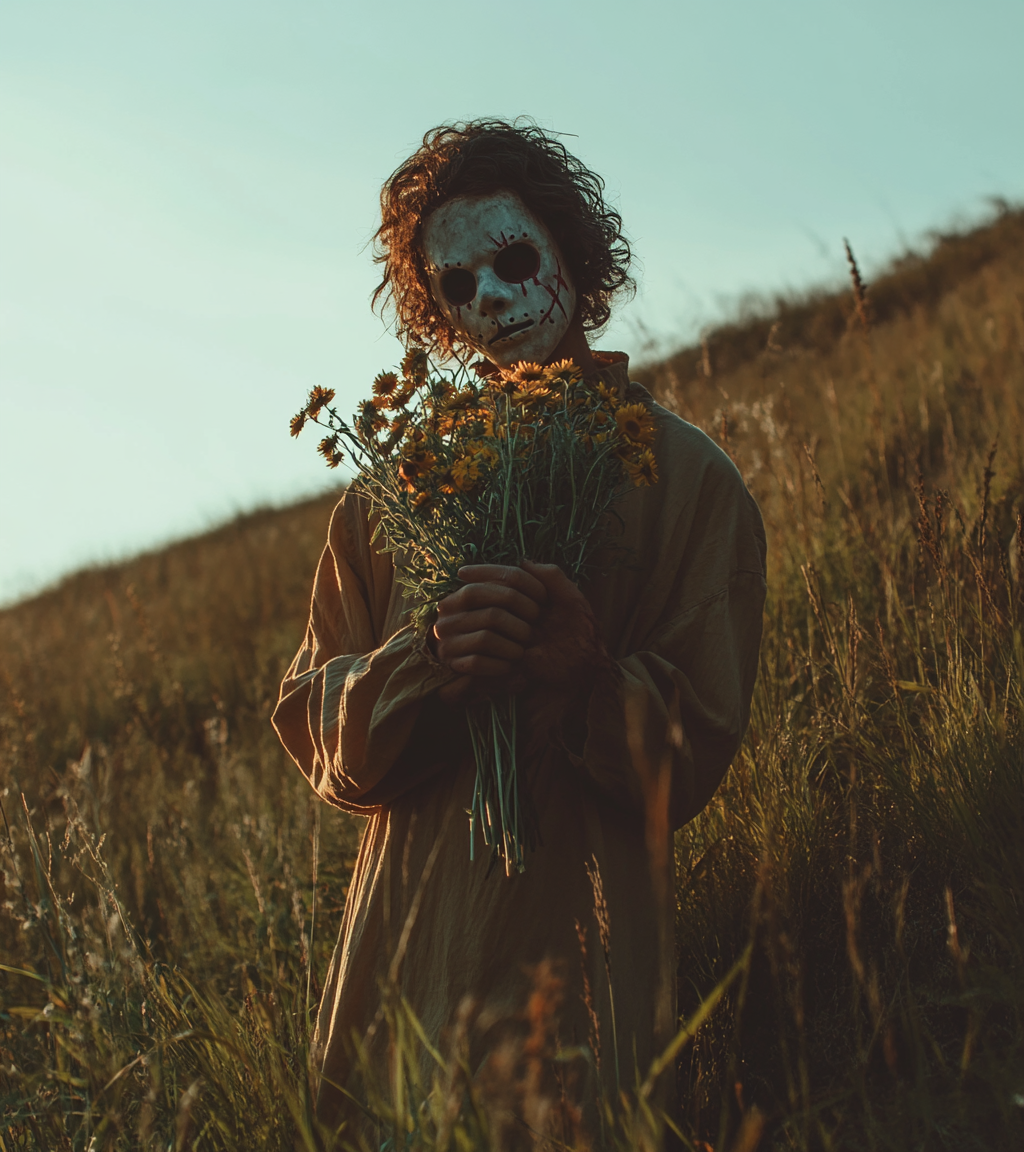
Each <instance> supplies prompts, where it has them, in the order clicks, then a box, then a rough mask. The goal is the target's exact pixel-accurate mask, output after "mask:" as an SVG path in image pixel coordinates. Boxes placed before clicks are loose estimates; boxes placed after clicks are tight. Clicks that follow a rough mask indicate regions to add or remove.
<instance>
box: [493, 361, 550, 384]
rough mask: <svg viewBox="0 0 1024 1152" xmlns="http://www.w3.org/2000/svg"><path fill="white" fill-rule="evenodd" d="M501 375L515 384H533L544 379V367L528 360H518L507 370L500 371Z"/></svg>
mask: <svg viewBox="0 0 1024 1152" xmlns="http://www.w3.org/2000/svg"><path fill="white" fill-rule="evenodd" d="M502 376H504V377H505V379H506V380H511V381H513V383H515V384H533V383H535V382H536V381H538V380H543V379H544V369H543V368H542V367H541V366H540V365H539V364H534V363H533V362H532V361H530V360H520V361H519V363H518V364H513V365H512V367H511V368H510V369H508V371H506V372H502Z"/></svg>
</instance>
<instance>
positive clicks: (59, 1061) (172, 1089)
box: [0, 211, 1024, 1152]
mask: <svg viewBox="0 0 1024 1152" xmlns="http://www.w3.org/2000/svg"><path fill="white" fill-rule="evenodd" d="M641 378H642V379H643V380H644V382H645V383H647V384H648V385H649V386H650V387H651V388H652V390H653V391H654V392H655V393H656V394H657V395H658V397H659V398H660V399H661V400H662V402H663V403H665V404H667V405H668V406H670V407H673V408H674V409H675V410H676V411H678V412H679V413H680V414H681V415H682V416H683V417H684V418H686V419H688V420H691V421H692V422H694V423H696V424H698V425H699V426H700V427H702V428H704V429H705V430H706V431H707V432H708V433H709V434H710V435H711V436H713V437H714V438H715V439H716V440H718V441H719V442H720V443H721V444H722V445H723V446H724V447H725V448H726V449H727V450H728V451H729V452H730V454H731V455H732V456H733V458H734V459H735V460H736V462H737V464H738V465H739V467H740V469H741V471H742V472H743V474H744V476H745V477H746V479H747V482H748V484H749V485H750V487H751V489H752V491H753V492H754V493H755V495H756V496H757V499H758V501H759V503H760V505H761V508H762V511H763V513H764V516H765V521H766V526H767V529H768V538H769V547H770V554H769V566H770V568H769V576H770V600H769V607H768V615H767V621H766V634H765V642H764V649H763V658H762V667H761V676H760V680H759V684H758V688H757V693H756V698H755V707H754V718H753V722H752V725H751V730H750V733H749V735H748V738H747V740H746V742H745V744H744V747H743V750H742V752H741V755H740V757H739V758H738V760H737V762H736V765H735V767H734V769H733V771H732V772H731V773H730V776H729V779H728V781H727V783H726V785H725V787H724V788H723V790H722V792H721V793H720V794H719V796H718V797H716V799H715V801H714V802H713V803H712V805H711V807H710V808H709V810H708V811H707V812H706V813H705V814H703V815H702V816H701V817H700V818H698V819H697V820H696V821H694V822H693V824H691V825H690V826H689V827H688V828H687V829H685V830H684V831H683V832H682V833H680V834H679V835H678V837H677V841H676V855H677V865H678V889H677V943H678V959H679V991H680V1007H681V1010H682V1011H683V1013H684V1014H685V1015H689V1014H691V1013H693V1012H695V1011H696V1010H697V1009H698V1008H699V1006H700V1004H701V1002H702V1001H703V1000H705V998H706V997H708V996H709V994H711V993H712V992H713V991H714V990H715V989H716V987H718V986H719V981H720V980H721V979H722V977H723V976H724V975H725V974H726V973H727V972H729V971H730V969H731V968H732V966H733V965H734V963H735V962H736V960H737V958H739V957H741V956H743V955H745V954H746V955H747V956H748V960H747V962H746V964H745V965H743V966H742V968H741V970H740V974H739V977H738V978H737V979H736V980H734V981H733V983H731V984H730V985H729V987H728V989H726V990H724V991H722V989H721V988H720V989H719V991H720V992H722V995H721V999H720V1000H719V1001H718V1002H717V1005H716V1007H715V1009H714V1011H713V1012H712V1013H711V1014H710V1016H709V1017H708V1019H707V1020H706V1022H704V1023H703V1024H702V1026H701V1027H700V1028H699V1029H697V1031H696V1034H695V1037H694V1038H693V1040H692V1042H689V1043H687V1044H685V1045H684V1046H683V1048H682V1050H681V1055H680V1058H679V1072H678V1080H679V1087H680V1100H681V1101H682V1105H681V1108H680V1111H679V1114H678V1115H677V1116H676V1117H675V1123H676V1124H677V1126H678V1127H679V1129H680V1132H681V1134H682V1139H683V1142H684V1145H685V1146H689V1147H694V1148H701V1149H707V1148H714V1149H716V1150H718V1152H725V1149H746V1150H750V1149H753V1148H755V1147H758V1146H760V1147H763V1148H768V1147H772V1148H786V1149H790V1148H792V1149H803V1148H850V1149H859V1148H867V1147H871V1148H875V1147H877V1148H892V1149H911V1148H922V1149H932V1148H935V1149H938V1148H957V1149H965V1148H979V1149H1001V1148H1006V1149H1016V1148H1019V1147H1021V1146H1024V1021H1022V1018H1021V1013H1022V1009H1024V917H1022V909H1021V906H1020V899H1021V897H1020V893H1021V892H1024V731H1022V722H1021V705H1022V690H1021V688H1022V675H1024V644H1022V632H1021V614H1022V607H1024V600H1022V598H1024V593H1022V589H1021V583H1020V579H1019V574H1020V575H1024V568H1022V560H1024V532H1021V530H1020V516H1021V513H1022V511H1024V439H1022V433H1024V429H1022V416H1024V213H1019V212H1009V211H1004V212H1003V213H1002V214H1001V215H1000V216H998V217H997V218H996V219H995V220H994V221H993V222H992V223H991V224H990V225H988V226H986V227H984V228H981V229H978V230H975V231H974V232H971V233H967V234H964V235H959V236H949V237H945V238H940V239H939V240H938V241H937V244H936V247H935V250H934V252H933V253H932V254H931V255H930V256H928V257H915V258H909V257H908V258H906V259H904V260H901V261H899V262H897V263H896V264H895V265H894V267H893V268H892V270H891V271H890V272H889V273H888V274H887V275H886V276H884V277H879V278H878V281H877V282H876V283H874V284H872V285H870V286H869V289H868V294H867V297H866V299H865V298H861V299H860V300H859V301H858V299H856V298H855V295H854V293H853V292H852V291H851V292H847V293H840V294H836V295H819V296H817V297H812V298H809V299H807V300H804V301H799V302H792V301H790V302H784V301H783V302H777V304H776V305H775V306H774V309H767V310H766V313H765V315H764V316H758V317H754V318H750V319H748V320H746V321H744V322H742V323H736V324H733V325H729V326H726V327H723V328H722V329H720V330H719V331H717V332H714V333H711V334H710V335H709V337H708V339H707V341H706V342H705V344H704V346H703V347H697V348H689V349H685V350H683V351H681V352H679V353H678V354H677V355H675V356H673V357H671V358H669V359H668V360H667V361H665V362H663V363H660V364H657V365H653V366H650V367H648V368H647V369H645V370H644V371H643V373H642V375H641ZM285 415H287V413H285ZM331 503H332V499H329V498H324V499H323V500H318V501H312V502H308V503H305V504H303V505H300V506H297V507H295V508H291V509H285V510H281V511H272V512H259V513H255V514H253V515H251V516H247V517H243V518H241V519H239V520H237V521H235V522H234V523H232V524H229V525H227V526H225V527H223V528H221V529H219V530H218V531H216V532H213V533H210V534H208V535H206V536H203V537H200V538H197V539H195V540H191V541H187V542H185V543H182V544H178V545H175V546H173V547H171V548H168V549H167V550H165V551H162V552H157V553H153V554H150V555H147V556H143V557H140V558H138V559H137V560H134V561H131V562H128V563H125V564H121V565H117V566H114V567H110V568H103V569H95V570H90V571H87V572H83V573H79V574H77V575H75V576H73V577H70V578H69V579H67V580H65V581H64V582H63V583H61V584H60V585H59V586H58V587H56V588H54V589H52V590H51V591H49V592H47V593H45V594H43V595H41V596H39V597H37V598H35V599H33V600H30V601H27V602H25V603H23V604H19V605H16V606H15V607H13V608H10V609H8V610H6V611H4V612H2V613H0V667H2V676H3V683H2V685H0V692H2V696H0V791H2V800H3V808H4V820H5V822H6V825H5V829H4V831H5V834H6V836H7V841H6V844H5V851H4V857H3V867H4V874H3V877H4V880H3V882H4V901H5V903H4V906H3V908H2V909H0V965H5V966H6V968H4V969H3V970H2V971H0V1065H2V1071H0V1100H2V1103H0V1149H3V1148H50V1147H52V1148H61V1149H63V1148H68V1149H70V1148H75V1149H79V1148H81V1149H84V1148H87V1147H89V1148H95V1149H100V1148H135V1147H140V1148H147V1149H148V1148H153V1149H157V1148H159V1149H166V1148H168V1147H171V1148H192V1147H196V1148H204V1149H205V1148H224V1149H234V1148H246V1149H248V1148H260V1149H263V1148H266V1149H277V1148H281V1149H286V1148H287V1149H291V1148H295V1147H312V1146H313V1143H312V1141H313V1134H312V1123H311V1120H310V1111H309V1081H308V1074H307V1066H306V1056H307V1052H308V1045H307V1036H308V1029H307V1022H308V1013H309V1012H310V1010H311V1009H312V1007H313V1006H314V1005H315V1002H316V999H317V995H318V986H317V980H318V979H319V978H321V977H322V976H323V973H324V969H325V965H326V960H327V956H328V955H329V952H330V949H331V947H332V945H333V942H334V934H335V933H336V930H337V924H338V919H339V916H340V911H341V908H342V907H343V904H344V896H345V886H346V883H347V877H348V870H349V868H350V867H351V861H352V857H353V854H354V851H355V846H356V844H357V841H358V835H359V825H358V821H356V820H353V819H349V818H346V817H344V816H343V815H341V814H339V813H337V812H334V811H331V810H328V809H324V808H322V806H320V805H316V804H315V803H314V801H313V800H312V798H311V795H310V792H309V789H308V786H307V785H306V784H305V782H304V781H302V780H301V778H300V777H299V774H298V773H297V772H296V771H295V770H294V768H293V767H292V766H291V765H290V762H288V761H287V759H286V757H285V756H284V754H283V752H282V751H281V749H280V747H279V746H278V745H277V742H276V739H275V738H274V736H273V733H272V732H271V730H270V728H269V724H268V717H269V712H270V709H271V706H272V702H273V700H274V699H275V697H276V691H277V685H278V683H279V681H280V678H281V674H282V672H283V670H284V667H285V666H286V664H287V662H288V660H289V659H290V657H291V655H292V653H293V651H294V649H295V647H296V646H297V644H298V642H299V639H300V636H301V633H302V629H303V627H304V622H305V613H306V607H307V603H308V592H309V586H310V582H311V577H312V573H313V569H314V566H315V563H316V558H317V556H318V554H319V550H320V548H321V546H322V541H323V538H324V533H325V530H326V522H327V516H328V512H329V508H330V505H331ZM23 797H24V799H23ZM314 837H317V838H318V839H319V851H318V853H317V859H318V861H319V864H318V871H317V874H316V876H315V879H314V878H313V876H312V869H313V839H314ZM314 892H315V896H316V911H315V916H314V915H313V895H314ZM612 932H613V942H612V950H613V954H614V925H613V926H612ZM748 945H749V946H750V947H749V952H746V953H745V949H747V948H748ZM13 970H17V971H13ZM456 1127H457V1128H458V1127H459V1126H458V1125H456ZM461 1130H462V1131H463V1133H464V1135H466V1138H467V1140H468V1139H469V1138H470V1133H471V1124H470V1122H469V1120H467V1121H466V1122H465V1125H463V1128H462V1129H461ZM416 1131H417V1132H418V1133H419V1136H418V1137H417V1139H420V1140H422V1142H423V1144H424V1146H433V1145H432V1144H431V1140H432V1139H433V1137H432V1136H431V1132H433V1131H434V1130H433V1129H432V1128H431V1125H430V1122H428V1121H427V1120H426V1119H424V1118H422V1117H421V1119H420V1121H419V1127H418V1128H417V1129H416ZM644 1138H645V1137H644V1133H643V1131H642V1128H640V1127H637V1126H635V1125H634V1127H633V1129H631V1130H627V1129H626V1128H623V1129H622V1135H621V1139H622V1142H625V1143H630V1142H632V1143H634V1144H635V1143H637V1142H640V1141H642V1139H644ZM453 1139H454V1137H453ZM90 1141H94V1143H92V1144H90ZM410 1142H411V1143H415V1140H412V1139H411V1138H410ZM446 1146H448V1145H446Z"/></svg>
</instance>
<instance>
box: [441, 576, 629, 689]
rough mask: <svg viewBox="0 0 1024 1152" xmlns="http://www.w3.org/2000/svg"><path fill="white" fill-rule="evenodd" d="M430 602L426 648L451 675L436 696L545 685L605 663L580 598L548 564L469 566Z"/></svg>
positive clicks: (574, 678) (575, 678)
mask: <svg viewBox="0 0 1024 1152" xmlns="http://www.w3.org/2000/svg"><path fill="white" fill-rule="evenodd" d="M459 579H460V580H462V581H463V585H462V587H461V588H459V589H457V590H456V591H455V592H453V593H451V595H449V596H446V597H445V598H444V599H443V600H442V601H441V602H440V603H439V604H438V606H437V621H436V622H435V624H434V628H433V635H432V639H433V646H434V650H435V652H436V655H437V659H438V660H439V661H440V662H441V663H442V664H445V665H447V667H448V668H450V669H451V670H452V672H454V673H456V679H455V680H452V681H450V682H449V683H448V684H446V685H445V686H444V687H443V688H442V689H441V690H440V693H439V695H440V696H441V698H442V699H443V700H444V701H445V702H446V703H455V702H456V701H459V700H463V699H465V698H466V697H468V696H470V695H472V694H473V693H474V692H475V693H481V694H484V695H488V694H490V693H491V692H492V691H502V692H518V691H521V690H523V689H524V688H528V687H529V686H530V685H531V684H546V685H548V686H550V687H552V688H555V687H559V686H566V685H570V684H574V683H577V682H579V683H580V685H581V686H582V682H583V681H585V680H587V679H589V676H590V675H591V674H592V671H593V669H595V668H597V667H599V666H600V665H602V664H603V663H605V662H606V661H607V656H606V654H605V650H604V646H603V644H602V643H601V639H600V636H599V635H598V630H597V623H596V621H595V619H594V614H593V612H592V611H591V608H590V605H589V604H588V603H587V599H586V597H585V596H584V595H583V593H582V592H581V591H580V590H579V588H577V586H576V585H575V584H574V583H573V582H572V581H571V580H570V579H569V578H568V576H566V575H565V573H564V572H563V571H562V570H561V569H560V568H559V567H558V566H557V565H555V564H534V563H533V562H532V561H530V560H523V561H522V562H521V564H519V565H518V566H514V565H504V564H470V565H467V566H466V567H464V568H460V569H459Z"/></svg>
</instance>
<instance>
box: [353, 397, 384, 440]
mask: <svg viewBox="0 0 1024 1152" xmlns="http://www.w3.org/2000/svg"><path fill="white" fill-rule="evenodd" d="M359 421H360V424H362V426H363V427H364V428H365V429H366V430H367V431H369V432H379V431H380V430H381V429H382V428H386V427H387V426H388V418H387V417H386V416H385V415H384V413H383V412H379V411H378V410H377V408H376V407H375V405H374V403H373V401H372V400H363V401H362V402H361V403H360V405H359Z"/></svg>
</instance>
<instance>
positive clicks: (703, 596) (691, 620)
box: [577, 464, 766, 828]
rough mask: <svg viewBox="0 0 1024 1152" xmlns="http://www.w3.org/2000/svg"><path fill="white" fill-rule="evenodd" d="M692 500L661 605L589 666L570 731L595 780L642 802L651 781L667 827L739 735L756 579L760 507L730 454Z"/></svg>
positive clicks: (692, 806)
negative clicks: (618, 651)
mask: <svg viewBox="0 0 1024 1152" xmlns="http://www.w3.org/2000/svg"><path fill="white" fill-rule="evenodd" d="M696 504H697V507H698V509H699V514H697V515H696V516H695V517H694V519H693V520H692V522H691V523H689V524H688V526H687V531H686V533H685V541H684V543H682V544H681V545H680V546H679V548H678V550H677V554H676V556H675V557H668V558H666V559H667V560H668V562H669V569H668V572H669V573H670V576H669V579H668V582H669V585H670V587H671V593H670V594H669V595H668V596H667V597H666V604H665V610H664V612H663V613H662V614H661V617H660V619H659V621H658V622H657V625H656V626H655V627H654V628H652V629H651V631H650V634H649V635H648V636H646V637H644V638H643V641H642V643H641V644H639V645H638V650H636V651H633V652H629V653H628V654H627V655H625V656H624V657H623V658H621V659H618V660H615V661H612V662H611V663H610V665H609V667H607V668H605V669H602V670H600V671H599V672H598V673H597V674H596V678H595V681H594V685H593V688H592V690H591V692H590V694H589V700H587V701H586V702H585V703H584V710H583V717H584V719H585V723H584V727H585V732H578V735H577V740H579V739H580V738H582V754H581V756H580V757H579V760H580V761H581V762H582V766H583V768H584V770H585V771H586V772H587V774H588V775H589V776H590V777H591V779H592V780H593V781H594V783H595V784H597V786H598V787H599V789H600V790H601V791H602V792H604V793H605V794H607V795H608V796H610V797H611V798H612V799H613V800H614V801H615V802H616V803H618V804H624V805H627V806H629V807H630V808H631V809H633V810H634V811H637V810H638V811H640V812H642V811H644V807H645V804H648V803H650V801H651V797H652V792H651V789H652V788H654V789H655V790H656V791H658V792H659V793H660V795H661V799H660V800H658V803H659V804H660V803H665V802H667V804H668V814H669V821H670V823H671V825H672V827H674V828H678V827H681V826H682V825H683V824H685V823H686V822H687V821H688V820H690V819H692V818H693V817H694V816H695V815H696V814H697V813H698V812H699V811H700V810H701V809H702V808H703V807H704V806H705V805H706V804H707V803H708V801H709V800H710V799H711V797H712V795H713V794H714V792H715V790H716V789H717V787H718V785H719V784H720V783H721V780H722V777H723V776H724V775H725V772H726V770H727V769H728V767H729V764H730V763H731V761H732V759H733V757H734V756H735V755H736V752H737V751H738V749H739V746H740V742H741V741H742V739H743V734H744V732H745V730H746V727H747V723H748V720H749V716H750V700H751V696H752V694H753V690H754V682H755V679H756V676H757V665H758V651H759V648H760V642H761V627H762V614H763V609H764V600H765V589H766V585H765V575H764V562H765V541H764V530H763V527H762V524H761V518H760V514H759V513H758V511H757V506H756V504H755V503H754V501H753V499H752V497H751V496H750V495H749V493H748V492H747V491H746V489H745V488H744V487H743V485H742V481H741V480H740V478H739V475H738V473H736V472H735V469H734V468H732V465H731V464H729V466H728V469H727V470H724V471H722V470H720V471H719V474H718V475H717V477H714V478H713V479H712V480H711V481H710V482H709V483H707V484H706V485H705V486H704V489H703V491H702V493H701V497H700V500H698V501H697V502H696ZM673 569H674V571H673ZM577 748H579V743H577ZM664 782H667V784H668V787H667V788H664V787H663V783H664ZM665 792H667V795H665Z"/></svg>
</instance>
